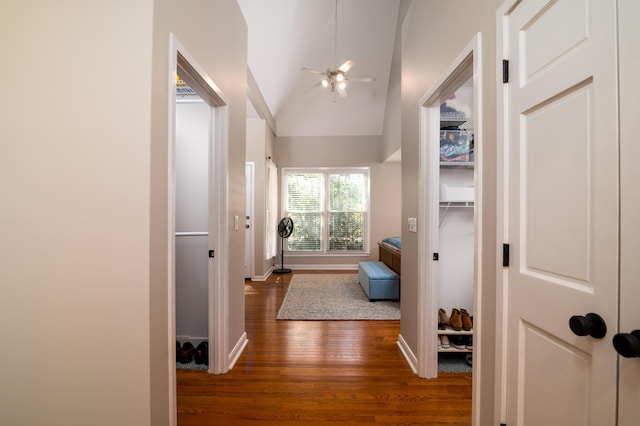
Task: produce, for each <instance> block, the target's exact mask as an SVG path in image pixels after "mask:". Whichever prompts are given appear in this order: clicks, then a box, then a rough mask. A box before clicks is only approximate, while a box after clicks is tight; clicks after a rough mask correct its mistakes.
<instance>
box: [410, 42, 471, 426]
mask: <svg viewBox="0 0 640 426" xmlns="http://www.w3.org/2000/svg"><path fill="white" fill-rule="evenodd" d="M481 45H482V35H481V33H477V34H476V35H475V36H474V37H473V39H472V40H471V41H470V42H469V43H468V44H467V46H465V48H464V49H463V50H462V52H461V53H460V54H459V55H458V56H457V58H456V59H455V60H454V61H453V63H452V64H451V65H450V66H449V67H448V68H447V69H446V70H445V72H444V73H443V74H442V77H441V78H440V80H438V82H437V83H436V84H435V85H434V86H433V88H432V89H430V90H429V91H428V92H427V93H425V95H424V96H423V97H422V99H420V103H419V109H420V139H419V166H420V170H419V181H418V223H423V224H425V226H423V227H418V344H417V357H416V358H417V366H418V368H417V370H418V375H419V376H420V377H426V378H432V377H437V374H438V365H437V312H438V307H437V304H438V281H437V277H438V275H437V272H438V271H437V269H438V268H437V264H436V262H434V261H432V260H430V259H432V253H436V252H438V231H437V230H438V214H437V213H435V212H437V206H438V205H439V202H438V201H439V196H438V194H439V187H438V186H439V185H438V184H439V169H440V166H439V160H437V158H439V155H438V154H437V151H436V150H437V149H439V138H437V136H436V135H438V136H439V129H440V127H439V118H440V110H439V107H440V104H441V103H442V102H444V101H445V100H446V96H448V95H449V94H450V93H449V92H450V91H451V90H452V89H455V88H457V87H459V86H460V85H461V84H462V83H464V82H465V81H466V80H467V79H468V78H469V77H472V78H473V83H474V84H473V92H474V93H473V94H474V96H473V103H474V105H473V122H474V139H475V142H476V143H475V151H474V155H475V167H474V186H475V208H474V228H475V238H474V283H475V284H474V290H473V291H474V314H475V318H476V322H475V324H474V339H473V340H474V342H473V343H474V349H473V353H474V372H473V385H472V399H473V408H472V413H473V414H472V424H473V425H478V422H479V419H480V417H481V416H480V409H481V406H480V395H479V390H480V383H481V380H482V369H481V366H482V360H481V353H482V350H481V348H482V337H481V336H482V317H483V316H482V300H481V296H482V223H483V222H482V201H483V200H482V198H483V197H482V193H483V190H482V152H483V131H482V62H481V57H482V52H481ZM434 157H435V158H434ZM430 206H435V207H434V208H433V209H431V208H430ZM432 210H433V211H432ZM425 228H426V229H425ZM427 262H429V265H430V267H429V268H427V266H426V265H427Z"/></svg>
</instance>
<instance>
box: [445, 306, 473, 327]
mask: <svg viewBox="0 0 640 426" xmlns="http://www.w3.org/2000/svg"><path fill="white" fill-rule="evenodd" d="M449 324H450V325H451V328H453V329H454V330H456V331H461V330H465V331H471V329H472V328H473V321H472V320H471V315H469V312H467V310H466V309H456V308H453V310H452V311H451V317H450V318H449Z"/></svg>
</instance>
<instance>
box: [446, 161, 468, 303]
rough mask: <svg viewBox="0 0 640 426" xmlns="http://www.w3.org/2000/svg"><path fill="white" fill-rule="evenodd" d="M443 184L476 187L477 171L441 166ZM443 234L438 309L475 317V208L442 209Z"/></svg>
mask: <svg viewBox="0 0 640 426" xmlns="http://www.w3.org/2000/svg"><path fill="white" fill-rule="evenodd" d="M440 184H447V185H450V186H456V187H468V186H473V170H471V169H447V168H444V167H441V168H440ZM445 211H446V215H445ZM439 234H440V235H439V243H440V244H439V247H438V252H439V253H440V258H439V260H438V264H439V267H438V272H439V285H438V307H439V308H443V309H444V310H445V311H447V313H450V312H451V309H453V308H458V309H459V308H464V309H466V310H467V311H468V312H470V313H471V314H472V315H473V284H474V280H473V261H474V259H473V255H474V253H473V244H474V237H475V232H474V224H473V206H472V207H449V209H445V208H444V207H440V228H439Z"/></svg>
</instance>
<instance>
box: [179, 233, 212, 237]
mask: <svg viewBox="0 0 640 426" xmlns="http://www.w3.org/2000/svg"><path fill="white" fill-rule="evenodd" d="M207 235H209V233H208V232H176V237H201V236H207Z"/></svg>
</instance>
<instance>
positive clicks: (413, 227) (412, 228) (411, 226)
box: [407, 217, 418, 232]
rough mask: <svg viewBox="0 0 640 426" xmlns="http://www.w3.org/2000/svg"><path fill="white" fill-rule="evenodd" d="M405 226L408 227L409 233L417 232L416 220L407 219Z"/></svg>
mask: <svg viewBox="0 0 640 426" xmlns="http://www.w3.org/2000/svg"><path fill="white" fill-rule="evenodd" d="M407 224H408V225H409V232H418V219H416V218H415V217H410V218H408V219H407Z"/></svg>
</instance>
